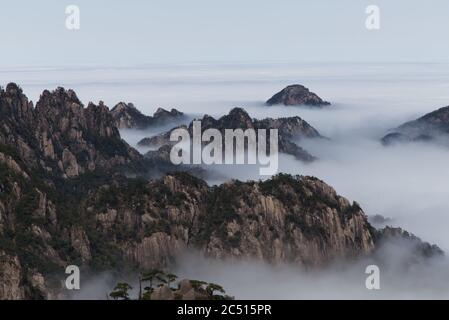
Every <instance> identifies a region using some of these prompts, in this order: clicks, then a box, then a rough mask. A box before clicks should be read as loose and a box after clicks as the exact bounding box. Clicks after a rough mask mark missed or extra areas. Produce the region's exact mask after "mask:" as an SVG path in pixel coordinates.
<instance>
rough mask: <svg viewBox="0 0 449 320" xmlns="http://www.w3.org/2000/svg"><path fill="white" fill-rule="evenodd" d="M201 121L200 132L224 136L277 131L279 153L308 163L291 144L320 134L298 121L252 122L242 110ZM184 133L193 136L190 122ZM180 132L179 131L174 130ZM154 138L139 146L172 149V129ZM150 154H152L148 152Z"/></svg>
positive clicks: (303, 153)
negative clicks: (238, 131) (211, 131)
mask: <svg viewBox="0 0 449 320" xmlns="http://www.w3.org/2000/svg"><path fill="white" fill-rule="evenodd" d="M199 120H200V121H201V130H202V132H204V131H205V130H207V129H211V128H213V129H218V130H219V131H220V132H221V133H222V134H223V136H224V131H225V129H233V130H235V129H242V130H246V129H255V130H258V129H267V130H269V129H278V130H279V131H278V132H279V151H280V152H282V153H286V154H291V155H293V156H295V157H296V158H297V159H299V160H302V161H306V162H310V161H313V160H315V157H313V156H312V155H310V154H309V153H308V152H307V151H306V150H304V149H302V148H301V147H300V146H298V145H297V144H296V143H295V142H293V141H295V140H300V139H302V138H321V137H322V136H321V135H320V133H319V132H318V131H317V130H316V129H315V128H313V127H312V126H311V125H310V124H308V123H307V122H306V121H304V120H302V119H301V118H300V117H290V118H279V119H271V118H267V119H263V120H257V119H252V118H251V117H250V116H249V115H248V113H247V112H246V111H245V110H244V109H242V108H234V109H232V110H231V111H230V112H229V114H227V115H225V116H223V117H221V118H219V119H215V118H213V117H211V116H208V115H205V116H204V117H203V118H202V119H199ZM182 127H183V128H185V129H187V130H188V131H189V132H190V134H191V135H192V134H193V122H191V123H190V125H189V126H182ZM177 128H180V127H177ZM177 128H173V129H172V130H170V131H167V132H165V133H162V134H160V135H156V136H154V137H150V138H144V139H142V140H141V141H139V143H138V144H139V145H140V146H146V147H153V148H160V147H162V146H164V145H172V144H173V142H171V141H170V134H171V132H172V131H173V130H174V129H177ZM150 153H151V154H153V153H154V152H150Z"/></svg>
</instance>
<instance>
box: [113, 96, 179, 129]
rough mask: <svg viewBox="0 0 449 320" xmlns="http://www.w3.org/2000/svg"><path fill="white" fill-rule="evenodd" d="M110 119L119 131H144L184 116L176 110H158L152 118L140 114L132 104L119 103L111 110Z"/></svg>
mask: <svg viewBox="0 0 449 320" xmlns="http://www.w3.org/2000/svg"><path fill="white" fill-rule="evenodd" d="M111 114H112V118H113V119H114V123H115V125H116V126H117V127H118V128H119V129H139V130H145V129H148V128H149V127H156V126H162V125H166V124H168V123H170V122H172V121H177V120H181V119H183V117H184V114H183V113H182V112H180V111H178V110H176V109H171V111H167V110H165V109H162V108H159V109H157V111H156V112H155V113H154V115H153V116H152V117H150V116H146V115H144V114H143V113H141V112H140V111H139V110H138V109H137V108H136V107H135V106H134V105H133V104H132V103H128V104H127V103H124V102H120V103H119V104H117V105H116V106H115V107H114V108H112V110H111Z"/></svg>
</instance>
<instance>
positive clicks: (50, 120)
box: [0, 83, 142, 177]
mask: <svg viewBox="0 0 449 320" xmlns="http://www.w3.org/2000/svg"><path fill="white" fill-rule="evenodd" d="M0 116H1V123H0V144H1V145H3V146H9V147H10V148H13V149H14V150H15V151H16V152H17V153H18V155H19V156H20V158H21V159H22V160H23V161H24V162H25V163H26V164H27V166H29V167H31V168H33V169H44V171H46V172H47V173H49V174H52V175H60V176H63V177H76V176H79V175H80V174H83V173H86V172H92V171H94V170H96V169H98V168H101V169H102V170H107V169H116V168H118V167H129V168H131V167H133V166H136V165H138V164H139V161H141V160H142V159H141V158H142V157H141V156H140V154H139V153H138V152H137V151H135V150H134V149H132V148H131V147H130V146H129V145H128V144H127V143H126V142H124V141H123V140H122V139H121V138H120V134H119V131H118V129H117V127H116V126H115V125H114V122H113V120H112V117H111V115H110V113H109V109H108V108H107V107H106V106H105V105H104V104H103V103H102V102H100V103H99V104H98V105H95V104H93V103H89V105H88V106H87V107H84V106H83V104H82V103H81V102H80V101H79V99H78V97H77V96H76V94H75V92H73V91H72V90H64V89H63V88H58V89H56V90H55V91H53V92H50V91H47V90H46V91H44V92H43V93H42V95H41V97H40V99H39V101H38V102H37V104H36V108H33V104H32V103H31V102H29V101H28V99H27V97H26V96H25V95H24V94H23V93H22V90H21V89H20V88H19V87H18V86H17V85H16V84H13V83H11V84H8V85H7V87H6V89H5V90H3V89H2V90H0Z"/></svg>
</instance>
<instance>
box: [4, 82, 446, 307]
mask: <svg viewBox="0 0 449 320" xmlns="http://www.w3.org/2000/svg"><path fill="white" fill-rule="evenodd" d="M0 115H1V117H0V299H57V298H63V297H65V294H66V291H65V290H64V289H63V288H62V285H63V284H64V280H65V278H66V277H67V275H66V274H65V268H66V267H67V266H68V265H77V266H79V267H80V268H81V270H82V274H83V277H85V276H86V277H87V276H88V275H95V274H98V273H99V272H104V271H108V272H112V273H114V274H119V275H123V274H129V272H135V271H144V270H148V269H152V268H160V269H163V268H169V267H170V266H172V265H173V263H175V262H176V257H177V255H178V254H179V253H182V252H184V251H185V250H186V249H194V250H197V251H198V252H200V253H202V254H203V255H205V256H208V257H213V258H217V259H222V258H226V257H229V258H236V259H253V260H256V261H257V260H258V261H264V262H267V263H272V264H280V263H293V264H296V265H298V266H307V267H311V268H315V267H321V266H325V265H326V264H328V263H329V262H331V261H332V260H334V259H340V258H341V259H344V258H349V259H350V258H354V257H358V256H364V255H369V254H371V253H372V252H374V251H375V250H376V248H377V247H378V244H379V243H381V241H382V239H383V238H384V236H383V233H382V232H381V231H378V230H376V229H374V228H373V227H372V226H371V225H370V224H369V222H368V221H367V217H366V216H365V214H364V212H363V211H362V209H361V208H360V206H359V205H358V204H357V203H350V202H349V201H348V200H347V199H345V198H343V197H341V196H339V195H338V194H337V193H336V192H335V190H334V189H333V188H332V187H330V186H329V185H327V184H326V183H324V182H323V181H320V180H318V179H317V178H314V177H304V176H290V175H283V174H281V175H278V176H275V177H273V178H272V179H270V180H267V181H263V182H262V181H248V182H240V181H230V182H228V183H225V184H222V185H220V186H209V185H207V184H206V183H205V182H204V181H203V180H201V179H199V178H196V177H194V176H192V175H190V174H188V173H185V172H175V173H171V174H165V175H162V176H161V177H160V178H151V179H148V178H147V176H146V175H145V173H146V170H148V168H147V166H149V165H150V164H149V163H148V162H147V160H146V159H145V158H144V157H142V156H141V155H140V154H139V153H137V151H135V150H134V149H132V148H131V147H129V146H128V145H127V144H126V143H125V142H124V141H123V140H122V139H121V138H120V135H119V132H118V129H117V127H115V125H114V121H113V119H112V116H111V114H110V112H109V111H108V108H107V107H106V106H104V105H103V104H102V103H100V104H99V105H94V104H89V105H88V107H86V108H85V107H83V105H82V104H81V102H80V101H79V100H78V98H77V97H76V94H75V93H74V92H73V91H71V90H68V91H67V90H64V89H62V88H58V89H56V90H55V91H53V92H50V91H44V92H43V94H42V96H41V98H40V99H39V102H38V103H37V105H36V108H33V105H32V103H30V102H29V101H28V99H27V98H26V96H25V95H23V93H22V90H21V89H20V88H19V87H18V86H17V85H15V84H9V85H8V86H7V87H6V89H5V90H3V89H1V90H0ZM288 132H290V133H292V134H293V133H294V131H291V129H289V130H288ZM389 234H390V235H391V233H389ZM393 236H394V235H393ZM414 241H418V240H416V239H414ZM423 248H424V249H426V250H425V251H424V252H425V253H426V254H425V255H424V256H429V255H430V256H432V255H433V254H434V252H436V253H435V254H439V252H437V250H436V248H434V247H432V246H428V245H425V244H424V246H423Z"/></svg>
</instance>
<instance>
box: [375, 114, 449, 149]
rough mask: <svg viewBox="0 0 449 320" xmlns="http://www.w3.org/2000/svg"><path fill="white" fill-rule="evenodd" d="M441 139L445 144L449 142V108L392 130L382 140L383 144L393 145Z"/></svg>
mask: <svg viewBox="0 0 449 320" xmlns="http://www.w3.org/2000/svg"><path fill="white" fill-rule="evenodd" d="M439 139H441V140H442V142H443V143H444V142H445V144H448V142H449V106H448V107H444V108H441V109H439V110H436V111H434V112H431V113H428V114H426V115H424V116H423V117H421V118H419V119H417V120H414V121H410V122H407V123H405V124H403V125H401V126H400V127H398V128H396V129H393V130H391V132H390V133H389V134H387V135H386V136H385V137H383V138H382V143H383V144H384V145H391V144H394V143H401V142H418V141H421V142H426V141H437V140H439Z"/></svg>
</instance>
